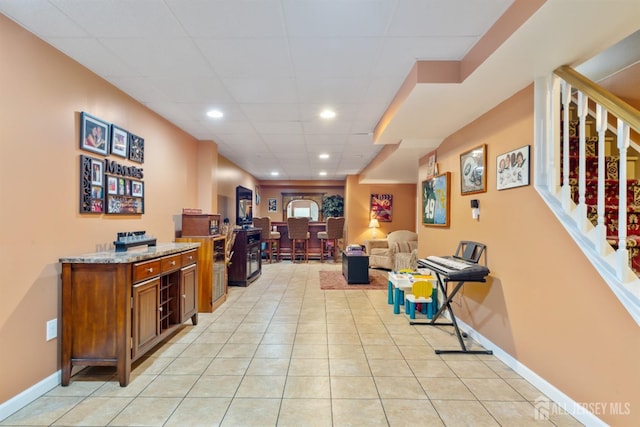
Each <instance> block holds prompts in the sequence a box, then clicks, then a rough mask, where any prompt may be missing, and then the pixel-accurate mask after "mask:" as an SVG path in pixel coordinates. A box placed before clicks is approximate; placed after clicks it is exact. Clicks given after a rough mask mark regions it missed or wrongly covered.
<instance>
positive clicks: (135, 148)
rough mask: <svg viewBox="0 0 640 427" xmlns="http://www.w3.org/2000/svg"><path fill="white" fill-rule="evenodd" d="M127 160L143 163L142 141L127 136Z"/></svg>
mask: <svg viewBox="0 0 640 427" xmlns="http://www.w3.org/2000/svg"><path fill="white" fill-rule="evenodd" d="M129 160H131V161H134V162H138V163H144V139H143V138H141V137H139V136H137V135H133V134H131V133H130V134H129Z"/></svg>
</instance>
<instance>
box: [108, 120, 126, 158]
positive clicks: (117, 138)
mask: <svg viewBox="0 0 640 427" xmlns="http://www.w3.org/2000/svg"><path fill="white" fill-rule="evenodd" d="M128 147H129V132H127V131H126V130H124V129H120V128H119V127H118V126H115V125H111V150H110V151H111V154H115V155H116V156H120V157H124V158H125V159H126V158H127V157H128V154H129V150H128Z"/></svg>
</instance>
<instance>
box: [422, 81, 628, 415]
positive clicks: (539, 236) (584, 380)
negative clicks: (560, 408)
mask: <svg viewBox="0 0 640 427" xmlns="http://www.w3.org/2000/svg"><path fill="white" fill-rule="evenodd" d="M479 144H487V162H488V163H487V169H486V171H487V187H488V188H487V192H486V193H481V194H476V195H473V196H461V195H460V157H459V156H460V153H462V152H464V151H466V150H468V149H470V148H472V147H475V146H477V145H479ZM524 145H532V146H533V87H528V88H526V89H525V90H523V91H521V92H520V93H518V94H516V95H514V96H513V97H512V98H511V99H509V100H507V101H505V102H504V103H503V104H501V105H499V106H498V107H496V108H495V109H494V110H492V111H490V112H488V113H487V114H485V115H484V116H482V117H481V118H479V119H478V120H476V121H475V122H473V123H471V124H469V125H468V126H466V127H464V128H463V129H461V130H459V131H458V132H456V133H455V134H453V135H451V136H450V137H448V138H447V139H446V140H445V141H444V143H443V144H442V145H441V146H440V148H438V150H437V162H438V166H439V171H440V172H446V171H449V172H451V174H452V193H451V194H452V197H451V227H450V228H447V229H441V228H432V227H425V226H422V225H421V226H420V231H419V255H420V257H424V256H427V255H451V254H453V252H454V251H455V248H456V245H457V243H458V241H460V240H475V241H479V242H482V243H485V244H486V245H487V262H488V267H489V268H490V270H491V274H490V276H489V280H488V283H487V284H476V283H469V284H466V285H465V287H464V289H463V291H462V292H461V294H459V296H458V297H456V299H455V303H454V304H453V308H454V310H455V312H456V315H457V316H459V317H460V318H461V319H462V320H463V321H464V322H466V323H467V324H469V325H471V326H472V327H473V328H474V329H475V330H476V331H478V332H479V333H480V334H482V335H483V336H485V337H486V338H487V339H489V340H491V341H492V342H493V343H495V344H496V345H497V346H499V347H500V348H501V349H503V350H504V351H506V352H507V353H509V354H510V355H511V356H513V357H514V358H515V359H517V360H518V361H520V362H521V363H522V364H524V365H525V366H526V367H528V368H530V369H531V370H533V371H534V372H535V373H536V374H538V375H540V376H541V377H542V378H544V379H545V380H546V381H548V382H549V383H551V384H552V385H553V386H555V387H556V388H558V389H559V390H561V391H562V392H564V393H565V394H567V395H568V396H569V397H570V398H572V399H573V400H574V401H576V402H585V403H590V402H623V403H630V404H631V408H632V413H631V414H630V415H628V416H615V415H611V414H604V415H602V414H600V415H599V416H600V417H601V418H602V419H603V420H604V421H606V422H607V423H609V424H611V425H640V410H637V409H638V408H640V388H638V378H640V364H639V363H638V358H637V355H638V354H640V329H638V326H637V324H636V323H635V322H634V321H633V319H632V318H631V317H630V316H629V314H628V313H627V311H626V310H625V308H624V307H623V306H622V305H621V304H620V302H619V301H618V299H617V298H616V297H615V296H614V294H613V293H612V291H611V290H610V289H609V287H608V286H607V284H606V283H605V282H604V281H603V280H602V279H601V278H600V276H599V275H598V273H597V272H596V271H595V269H594V268H593V267H592V265H591V264H590V262H589V261H588V260H587V259H586V258H585V256H584V255H583V254H582V252H581V251H580V249H579V247H578V246H577V245H576V243H575V242H574V241H573V240H572V239H571V238H570V236H569V235H568V233H567V232H566V231H565V230H564V228H563V227H562V226H561V224H560V223H559V222H558V221H557V219H556V218H555V216H554V214H553V213H552V212H551V211H550V210H549V208H548V207H547V205H546V204H545V203H544V202H543V201H542V199H541V198H540V197H539V196H538V193H537V192H536V190H535V188H534V187H533V185H529V186H527V187H520V188H514V189H509V190H503V191H497V190H496V156H497V155H499V154H502V153H505V152H507V151H510V150H512V149H515V148H518V147H522V146H524ZM533 154H534V153H533V151H532V153H531V159H532V160H533ZM424 163H425V162H424V159H421V163H420V164H421V165H424ZM532 170H533V169H532ZM425 173H426V170H425V167H424V166H421V170H420V175H421V176H424V174H425ZM531 180H532V182H533V176H532V177H531ZM472 198H475V199H478V200H479V201H480V219H479V221H476V220H473V219H472V218H471V209H470V207H469V200H470V199H472Z"/></svg>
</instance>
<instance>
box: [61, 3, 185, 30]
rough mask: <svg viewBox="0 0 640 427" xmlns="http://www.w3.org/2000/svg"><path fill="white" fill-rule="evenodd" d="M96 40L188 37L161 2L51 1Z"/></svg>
mask: <svg viewBox="0 0 640 427" xmlns="http://www.w3.org/2000/svg"><path fill="white" fill-rule="evenodd" d="M51 1H52V3H53V4H55V5H56V6H57V7H58V8H60V10H62V11H63V12H64V13H65V14H66V15H67V16H69V17H71V19H73V20H74V21H75V22H76V23H78V25H80V26H82V27H83V28H85V29H86V30H87V31H90V32H91V34H92V35H93V36H94V37H98V38H102V37H117V38H127V37H145V38H146V37H163V38H164V37H185V36H186V35H187V34H186V33H185V31H184V30H183V28H182V26H181V25H179V23H178V21H177V20H176V19H175V17H174V16H173V14H172V13H171V11H170V10H169V9H168V8H167V6H166V5H165V3H164V1H162V0H136V1H126V0H111V1H85V0H51Z"/></svg>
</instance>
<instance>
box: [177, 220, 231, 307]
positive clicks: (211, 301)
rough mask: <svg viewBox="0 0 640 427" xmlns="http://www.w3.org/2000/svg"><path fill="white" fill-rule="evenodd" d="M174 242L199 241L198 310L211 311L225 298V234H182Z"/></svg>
mask: <svg viewBox="0 0 640 427" xmlns="http://www.w3.org/2000/svg"><path fill="white" fill-rule="evenodd" d="M176 242H196V243H200V249H199V250H198V276H199V277H198V278H199V282H200V286H199V287H198V312H200V313H212V312H213V311H214V310H215V309H216V308H218V307H219V306H220V305H221V304H222V303H223V302H225V301H226V300H227V266H226V263H225V246H226V244H227V238H226V237H225V236H184V231H183V237H178V238H176Z"/></svg>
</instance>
